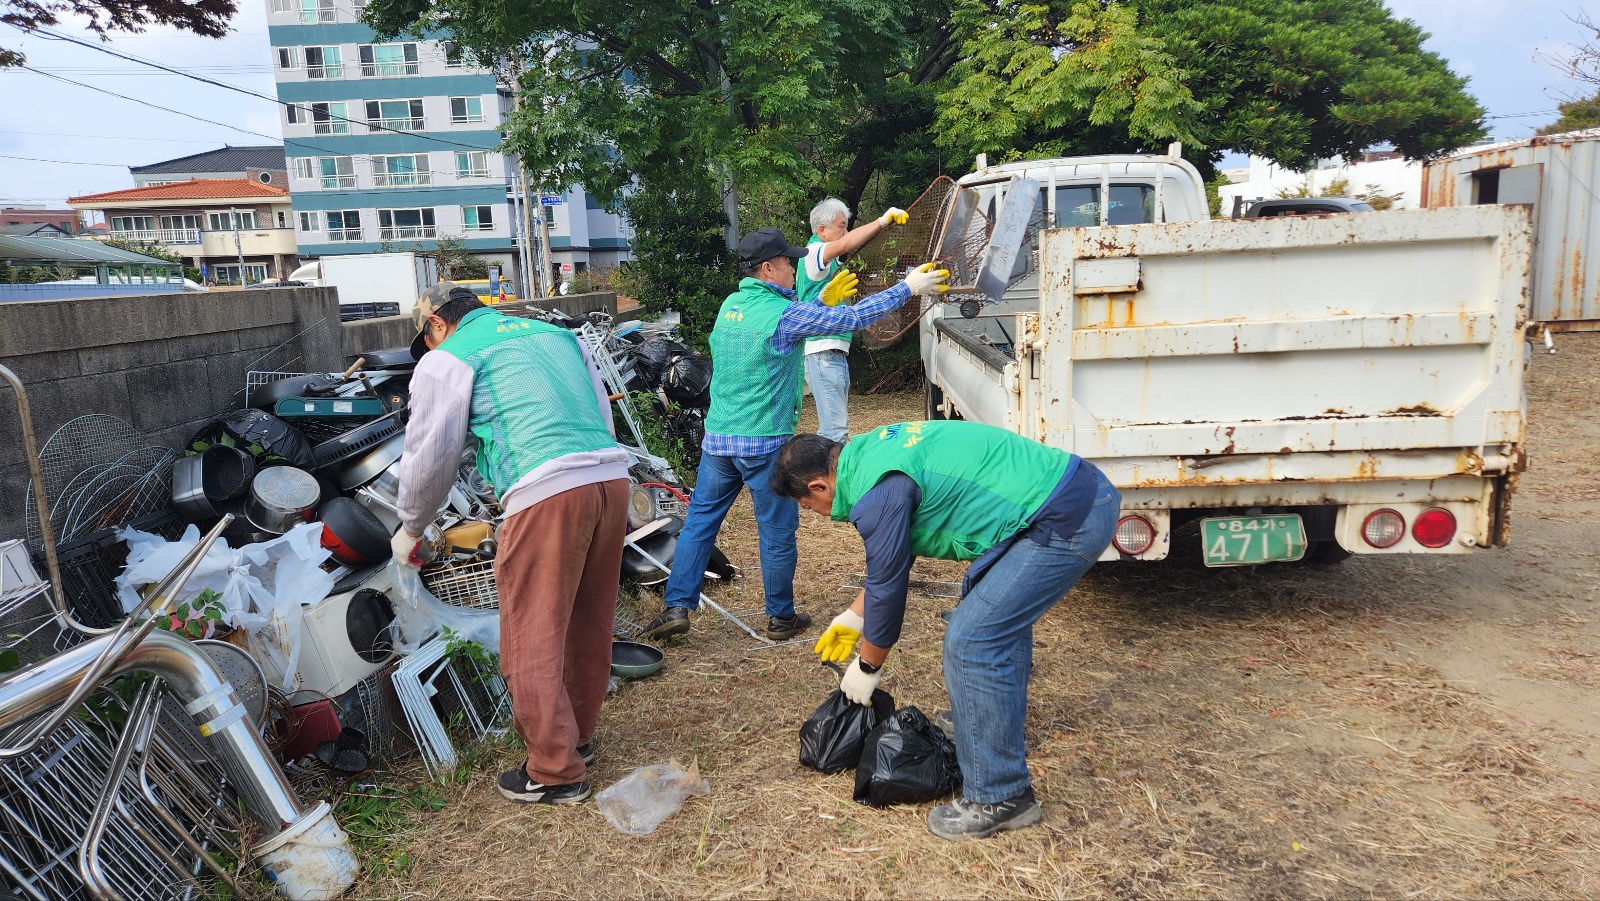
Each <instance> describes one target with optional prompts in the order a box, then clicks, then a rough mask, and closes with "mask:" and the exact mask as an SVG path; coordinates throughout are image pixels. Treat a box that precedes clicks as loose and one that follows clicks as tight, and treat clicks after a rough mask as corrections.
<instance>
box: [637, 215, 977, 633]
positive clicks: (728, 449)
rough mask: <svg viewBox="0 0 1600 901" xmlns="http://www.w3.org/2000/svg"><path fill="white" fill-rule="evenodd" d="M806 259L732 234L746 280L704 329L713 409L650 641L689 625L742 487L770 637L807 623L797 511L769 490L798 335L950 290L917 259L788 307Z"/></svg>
mask: <svg viewBox="0 0 1600 901" xmlns="http://www.w3.org/2000/svg"><path fill="white" fill-rule="evenodd" d="M803 256H805V249H804V248H801V247H792V246H790V245H789V241H788V239H786V238H785V237H784V236H783V233H782V232H781V231H779V230H778V229H776V228H762V229H757V230H756V231H753V232H751V233H749V234H747V235H745V236H744V238H743V239H742V240H741V241H740V242H739V269H740V271H741V272H742V273H743V274H744V276H745V278H744V279H743V280H742V281H740V282H739V289H738V290H737V291H735V292H734V293H732V294H730V295H728V299H727V300H725V301H723V303H722V308H721V309H720V310H719V311H718V313H717V322H716V325H715V326H713V328H712V330H711V360H712V364H713V365H712V370H711V410H710V412H709V413H707V415H706V436H705V439H704V440H703V441H702V442H701V444H700V450H701V456H700V469H699V472H698V475H697V477H696V480H695V487H694V495H693V497H691V498H690V501H689V512H688V515H687V517H686V518H685V520H684V525H683V530H682V531H681V532H680V533H679V534H678V545H677V549H676V551H675V552H674V554H673V558H672V575H671V577H670V578H668V579H667V589H666V606H665V609H663V610H662V612H661V615H660V616H657V617H656V618H655V619H653V620H651V621H650V623H649V624H648V625H646V626H645V628H644V634H645V635H646V636H647V637H650V638H655V639H664V638H668V637H670V636H673V635H682V634H683V633H685V632H688V631H689V611H690V610H693V609H695V608H696V607H697V606H699V603H700V585H701V583H702V582H703V581H704V580H705V571H706V564H707V563H708V562H709V561H710V559H711V549H712V546H713V545H714V543H715V542H716V538H717V532H718V531H719V530H720V529H721V528H722V520H723V518H724V517H726V516H727V515H728V509H729V508H730V507H732V506H733V501H734V498H736V497H738V495H739V488H740V486H749V488H750V499H751V500H752V501H753V502H754V505H755V514H756V528H757V531H758V533H759V535H760V546H761V581H762V585H763V588H764V589H765V593H766V611H767V630H766V631H767V637H769V638H772V639H774V640H781V639H785V638H791V637H793V636H795V635H797V634H799V633H800V632H802V631H804V630H805V628H806V627H807V626H809V625H811V617H810V616H809V615H807V614H805V613H803V612H800V611H798V610H796V609H795V607H794V565H795V558H796V552H795V541H794V534H795V530H796V529H798V528H799V526H800V508H799V506H798V505H797V504H796V503H795V501H794V500H792V499H790V498H783V497H778V496H777V495H775V494H773V493H772V492H771V491H770V490H769V489H768V487H767V479H768V477H769V476H770V475H771V472H772V466H773V463H774V462H775V461H776V460H777V457H778V451H779V449H781V448H782V447H783V445H784V443H785V442H786V441H788V440H789V439H790V438H791V437H793V436H794V431H795V425H796V424H797V423H798V422H799V419H800V398H801V391H800V386H801V383H802V380H803V379H804V372H805V369H804V353H803V350H804V348H803V345H804V342H805V339H807V338H810V337H813V336H816V335H834V334H839V333H841V332H853V331H856V330H857V329H863V328H866V327H867V326H869V325H871V324H872V323H874V322H877V321H878V320H879V319H882V318H883V317H885V316H887V315H889V314H890V313H892V312H894V311H895V310H897V309H899V308H900V305H901V304H903V303H905V302H906V301H907V300H910V299H911V297H912V296H913V295H917V294H938V293H941V292H943V291H945V290H947V287H946V285H945V279H946V278H948V277H949V273H948V272H946V271H944V270H935V269H934V268H933V264H932V263H924V264H923V265H921V266H919V267H917V268H916V269H915V270H913V271H912V272H911V273H910V274H908V275H907V276H906V278H905V280H904V281H902V282H900V283H899V284H897V285H895V286H894V287H892V288H889V289H888V290H886V291H881V292H879V293H877V294H874V295H872V296H871V297H868V298H867V299H865V300H863V301H861V302H860V303H857V304H855V305H854V306H845V305H839V306H827V305H824V304H821V303H794V299H795V288H794V283H795V262H794V261H795V260H797V259H799V258H801V257H803ZM854 281H855V276H854V275H852V274H850V273H849V272H848V271H845V272H841V273H840V274H839V275H838V276H837V277H836V278H835V280H834V282H831V283H830V284H829V286H828V288H827V289H825V292H826V291H832V292H834V293H836V294H838V293H845V294H848V293H853V292H854V287H853V285H854Z"/></svg>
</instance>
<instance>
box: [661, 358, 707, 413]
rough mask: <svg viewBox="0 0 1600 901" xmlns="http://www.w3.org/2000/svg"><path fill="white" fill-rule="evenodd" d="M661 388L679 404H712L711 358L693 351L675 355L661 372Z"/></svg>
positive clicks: (671, 399)
mask: <svg viewBox="0 0 1600 901" xmlns="http://www.w3.org/2000/svg"><path fill="white" fill-rule="evenodd" d="M661 390H662V392H663V393H665V394H666V395H667V399H668V400H670V401H672V402H673V403H675V404H678V405H679V406H684V407H709V406H711V358H710V357H707V356H705V355H703V354H693V353H690V354H680V355H678V356H676V357H674V358H673V359H672V362H670V363H668V364H667V368H666V369H665V370H663V371H662V373H661Z"/></svg>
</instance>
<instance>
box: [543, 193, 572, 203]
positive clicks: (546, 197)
mask: <svg viewBox="0 0 1600 901" xmlns="http://www.w3.org/2000/svg"><path fill="white" fill-rule="evenodd" d="M563 203H566V201H565V200H562V199H561V195H560V194H540V195H539V205H540V206H560V205H562V204H563Z"/></svg>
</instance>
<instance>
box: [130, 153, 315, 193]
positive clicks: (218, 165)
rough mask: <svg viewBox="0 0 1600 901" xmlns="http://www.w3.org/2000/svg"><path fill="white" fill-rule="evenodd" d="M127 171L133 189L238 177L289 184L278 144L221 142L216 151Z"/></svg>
mask: <svg viewBox="0 0 1600 901" xmlns="http://www.w3.org/2000/svg"><path fill="white" fill-rule="evenodd" d="M128 174H130V175H132V176H133V186H134V187H136V188H148V187H153V186H156V185H170V184H175V183H177V182H183V181H189V180H191V179H200V180H201V181H213V180H216V181H226V180H230V179H239V178H243V179H248V180H250V181H253V182H256V183H258V184H263V185H271V186H272V187H275V188H285V189H287V188H288V187H289V173H288V165H287V164H286V162H285V160H284V155H283V146H282V145H281V144H265V145H261V146H253V147H232V146H229V145H223V146H222V147H221V148H220V149H218V150H207V151H206V152H204V153H195V154H190V155H189V156H180V157H178V158H177V159H175V160H162V161H161V162H159V163H151V164H149V165H147V166H129V167H128Z"/></svg>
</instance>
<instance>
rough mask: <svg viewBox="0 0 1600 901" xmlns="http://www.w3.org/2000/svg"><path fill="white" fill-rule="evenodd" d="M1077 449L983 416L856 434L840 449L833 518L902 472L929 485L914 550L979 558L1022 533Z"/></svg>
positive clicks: (916, 518) (915, 526) (845, 516)
mask: <svg viewBox="0 0 1600 901" xmlns="http://www.w3.org/2000/svg"><path fill="white" fill-rule="evenodd" d="M1071 461H1072V455H1071V454H1069V453H1067V452H1066V451H1064V450H1058V449H1056V448H1053V447H1046V446H1044V445H1042V444H1039V443H1038V442H1035V441H1029V440H1028V439H1026V438H1023V437H1022V436H1020V435H1016V434H1013V433H1011V432H1008V431H1006V430H1005V429H999V428H995V427H994V426H988V425H980V424H979V423H976V422H902V423H897V424H895V425H887V426H883V427H881V428H877V429H873V430H872V431H870V432H868V433H866V434H865V435H858V436H856V437H855V438H852V439H850V442H849V443H848V444H846V445H845V446H844V450H843V451H842V452H840V454H839V468H838V474H837V475H838V478H837V483H836V485H835V488H834V495H833V518H834V519H836V520H840V521H847V520H849V518H850V510H851V508H853V507H854V506H855V505H856V503H857V502H859V501H860V500H861V498H862V496H863V495H865V494H866V493H867V492H868V491H870V490H872V487H873V486H874V485H876V484H878V481H879V480H880V479H882V478H883V477H884V476H885V475H887V474H889V473H891V472H903V473H905V474H906V475H908V476H910V477H911V478H912V480H913V481H915V482H916V483H917V487H918V488H920V489H922V502H921V503H920V504H918V505H917V510H916V512H915V513H914V514H913V515H912V517H911V552H912V553H913V554H915V555H917V556H918V557H934V558H938V559H942V560H975V559H977V558H978V557H980V556H982V555H983V554H984V552H985V551H988V550H989V549H990V548H992V547H994V546H995V545H996V544H999V543H1000V542H1001V541H1004V540H1005V539H1007V538H1010V537H1011V536H1012V535H1015V534H1017V533H1018V532H1020V531H1022V530H1023V528H1025V527H1026V526H1027V524H1028V519H1029V518H1030V517H1032V516H1033V514H1035V513H1037V512H1038V511H1039V508H1040V507H1042V506H1044V502H1045V501H1047V500H1049V499H1050V495H1051V493H1052V492H1054V491H1055V490H1056V485H1057V483H1059V482H1060V481H1061V477H1062V476H1064V475H1066V472H1067V466H1068V464H1069V463H1071Z"/></svg>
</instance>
